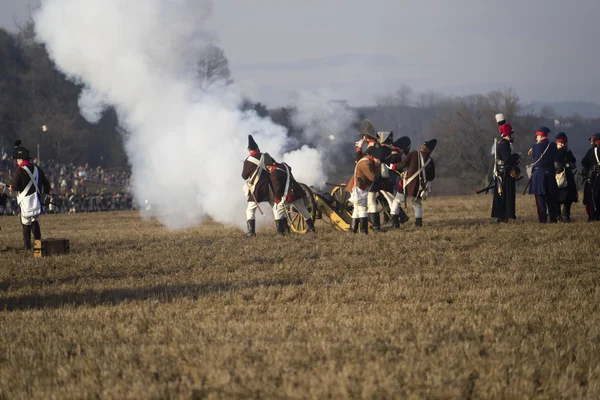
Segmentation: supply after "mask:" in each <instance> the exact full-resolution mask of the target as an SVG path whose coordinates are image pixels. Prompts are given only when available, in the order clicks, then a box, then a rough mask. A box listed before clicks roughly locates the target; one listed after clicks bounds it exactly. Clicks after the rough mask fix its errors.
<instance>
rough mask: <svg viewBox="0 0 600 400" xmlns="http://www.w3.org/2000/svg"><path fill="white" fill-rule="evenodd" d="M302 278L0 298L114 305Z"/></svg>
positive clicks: (9, 307) (3, 304)
mask: <svg viewBox="0 0 600 400" xmlns="http://www.w3.org/2000/svg"><path fill="white" fill-rule="evenodd" d="M302 283H303V282H302V280H301V279H296V278H290V279H270V280H265V281H250V282H240V283H198V284H194V283H189V284H181V285H157V286H151V287H140V288H116V289H106V290H101V291H96V290H86V291H82V292H63V293H56V294H43V295H42V294H32V295H24V296H12V297H5V298H0V312H1V311H18V310H42V309H54V308H61V307H64V306H70V307H79V306H88V307H89V306H91V307H94V306H114V305H118V304H121V303H123V302H127V301H140V300H142V301H143V300H157V301H161V302H170V301H173V300H175V299H179V298H190V299H194V300H196V299H198V298H199V297H200V296H203V295H207V294H210V293H221V292H224V293H227V292H234V291H238V290H245V289H251V288H256V287H261V286H265V287H282V286H292V285H302Z"/></svg>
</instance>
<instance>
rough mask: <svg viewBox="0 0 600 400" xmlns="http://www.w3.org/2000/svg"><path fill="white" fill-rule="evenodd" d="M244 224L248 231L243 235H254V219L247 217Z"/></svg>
mask: <svg viewBox="0 0 600 400" xmlns="http://www.w3.org/2000/svg"><path fill="white" fill-rule="evenodd" d="M246 226H247V227H248V232H246V234H245V235H244V237H252V236H256V220H254V219H249V220H248V221H246Z"/></svg>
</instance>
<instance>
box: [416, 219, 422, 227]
mask: <svg viewBox="0 0 600 400" xmlns="http://www.w3.org/2000/svg"><path fill="white" fill-rule="evenodd" d="M415 226H419V227H420V226H423V218H416V219H415Z"/></svg>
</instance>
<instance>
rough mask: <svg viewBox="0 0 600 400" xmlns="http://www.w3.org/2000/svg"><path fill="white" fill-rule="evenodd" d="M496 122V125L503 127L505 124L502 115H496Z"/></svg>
mask: <svg viewBox="0 0 600 400" xmlns="http://www.w3.org/2000/svg"><path fill="white" fill-rule="evenodd" d="M496 122H497V123H498V125H503V124H505V123H506V118H504V114H496Z"/></svg>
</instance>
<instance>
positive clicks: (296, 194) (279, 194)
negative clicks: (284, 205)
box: [270, 163, 305, 203]
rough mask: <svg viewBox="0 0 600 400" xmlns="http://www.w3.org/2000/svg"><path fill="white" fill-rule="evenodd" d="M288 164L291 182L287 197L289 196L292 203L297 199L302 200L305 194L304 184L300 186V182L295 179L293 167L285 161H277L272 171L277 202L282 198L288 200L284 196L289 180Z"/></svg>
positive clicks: (271, 175) (271, 176) (272, 182)
mask: <svg viewBox="0 0 600 400" xmlns="http://www.w3.org/2000/svg"><path fill="white" fill-rule="evenodd" d="M286 166H287V167H288V170H289V171H290V174H289V178H290V183H289V188H288V192H287V197H288V198H289V202H290V203H291V202H294V201H296V200H300V199H301V198H303V197H304V196H305V192H304V189H302V186H300V184H299V183H298V182H296V179H294V175H292V168H291V167H290V166H289V165H287V164H285V163H281V164H279V163H277V164H275V168H273V170H272V171H271V173H270V179H271V184H272V185H273V195H274V196H275V200H276V201H277V202H279V201H281V200H286V199H285V197H284V196H286V193H285V186H286V184H287V180H288V174H287V172H286V170H285V167H286Z"/></svg>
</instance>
